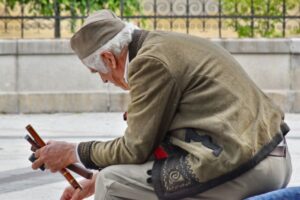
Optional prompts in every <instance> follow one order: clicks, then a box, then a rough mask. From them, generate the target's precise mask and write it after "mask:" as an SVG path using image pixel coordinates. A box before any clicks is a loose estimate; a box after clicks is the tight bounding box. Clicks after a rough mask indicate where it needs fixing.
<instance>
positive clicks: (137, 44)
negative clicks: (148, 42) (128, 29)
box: [128, 29, 149, 62]
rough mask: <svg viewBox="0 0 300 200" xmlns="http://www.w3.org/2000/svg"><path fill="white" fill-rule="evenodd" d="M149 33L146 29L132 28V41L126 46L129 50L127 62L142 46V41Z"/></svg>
mask: <svg viewBox="0 0 300 200" xmlns="http://www.w3.org/2000/svg"><path fill="white" fill-rule="evenodd" d="M148 34H149V31H146V30H139V29H137V30H134V32H133V34H132V41H131V42H130V44H129V46H128V50H129V62H131V60H132V59H133V58H134V57H135V56H136V54H137V52H138V51H139V49H140V48H141V47H142V45H143V42H144V40H145V38H146V37H147V35H148Z"/></svg>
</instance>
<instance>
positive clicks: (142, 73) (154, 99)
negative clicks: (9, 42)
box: [32, 10, 291, 200]
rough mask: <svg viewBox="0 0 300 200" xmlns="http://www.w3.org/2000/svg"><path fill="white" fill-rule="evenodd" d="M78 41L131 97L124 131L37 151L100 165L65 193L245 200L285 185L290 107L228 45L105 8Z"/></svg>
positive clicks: (52, 161) (62, 161)
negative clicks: (151, 27) (143, 25)
mask: <svg viewBox="0 0 300 200" xmlns="http://www.w3.org/2000/svg"><path fill="white" fill-rule="evenodd" d="M71 47H72V49H73V50H74V51H75V53H76V54H77V56H78V57H79V59H80V60H81V61H82V62H83V64H84V65H86V66H87V67H88V68H89V70H90V71H91V72H92V73H98V74H99V75H100V77H101V78H102V80H103V82H105V83H106V82H111V83H113V84H115V85H116V86H119V87H121V88H123V89H125V90H129V91H130V103H129V105H128V116H127V117H128V120H127V123H128V127H127V129H126V132H125V134H124V136H122V137H119V138H116V139H114V140H112V141H108V142H103V141H91V142H82V143H79V144H70V143H66V142H57V141H51V142H49V143H48V145H47V146H46V147H44V148H42V149H40V150H38V151H37V153H36V156H37V157H38V159H37V161H36V162H35V163H34V164H33V166H32V167H33V168H34V169H36V168H38V167H39V166H40V165H41V164H43V163H45V165H46V166H47V168H49V169H50V170H51V171H52V172H55V171H57V170H58V169H61V168H62V167H65V166H67V165H69V164H71V163H74V162H81V163H82V164H83V165H85V166H86V167H87V168H91V169H98V170H100V171H99V173H98V174H95V175H94V177H93V179H92V180H85V181H83V182H81V184H82V185H83V190H82V191H80V190H73V189H72V188H70V187H69V188H67V189H66V190H65V192H64V193H63V195H62V197H61V199H63V200H67V199H73V200H74V199H83V198H85V197H87V196H90V195H92V194H93V193H94V192H95V199H136V200H142V199H145V200H152V199H182V198H185V199H216V200H218V199H220V200H221V199H222V200H224V199H225V200H229V199H230V200H240V199H243V198H245V197H248V196H251V195H255V194H260V193H264V192H268V191H271V190H275V189H278V188H283V187H285V186H286V185H287V184H288V182H289V179H290V176H291V162H290V157H289V153H288V151H287V149H286V147H285V142H282V141H284V135H285V134H286V133H287V132H288V127H287V125H286V124H285V123H284V121H283V120H284V114H283V112H282V111H281V110H280V109H279V108H278V106H276V105H275V104H274V103H273V102H272V100H271V99H269V98H268V97H267V96H266V95H265V94H264V93H263V92H262V91H261V90H260V89H259V88H258V87H257V86H256V85H255V84H254V83H253V82H252V81H251V80H250V78H249V77H248V76H247V74H246V73H245V72H244V71H243V69H242V67H241V66H240V65H239V64H238V63H237V62H236V61H235V60H234V58H233V57H232V56H231V55H230V54H229V53H228V52H227V51H225V50H224V49H223V48H221V47H219V46H216V45H214V44H213V43H211V42H209V41H207V40H204V39H201V38H198V37H194V36H189V35H185V34H179V33H170V32H161V31H152V32H148V31H145V30H139V29H138V28H137V27H135V26H134V25H132V24H130V23H126V22H123V21H121V20H120V19H119V18H118V17H116V15H115V14H114V13H112V12H110V11H108V10H101V11H98V12H96V13H94V14H93V15H91V16H90V17H88V18H87V19H86V22H85V24H84V25H83V26H82V28H81V29H80V30H79V31H78V32H76V33H75V34H74V36H73V37H72V39H71ZM281 142H282V143H281ZM280 143H281V144H282V145H281V146H279V144H280Z"/></svg>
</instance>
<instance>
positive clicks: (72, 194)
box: [60, 174, 97, 200]
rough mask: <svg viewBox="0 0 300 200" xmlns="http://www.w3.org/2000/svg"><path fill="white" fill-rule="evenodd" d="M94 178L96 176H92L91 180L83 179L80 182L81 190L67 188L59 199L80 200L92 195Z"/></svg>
mask: <svg viewBox="0 0 300 200" xmlns="http://www.w3.org/2000/svg"><path fill="white" fill-rule="evenodd" d="M96 177H97V174H94V175H93V178H92V179H91V180H88V179H85V180H82V181H80V185H81V186H82V190H80V189H76V190H75V189H74V188H73V187H71V186H69V187H67V188H66V189H65V191H64V193H63V194H62V196H61V197H60V200H81V199H84V198H87V197H89V196H91V195H93V194H94V193H95V182H96Z"/></svg>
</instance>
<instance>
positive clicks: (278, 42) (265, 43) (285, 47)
mask: <svg viewBox="0 0 300 200" xmlns="http://www.w3.org/2000/svg"><path fill="white" fill-rule="evenodd" d="M223 45H224V48H225V49H227V50H228V51H229V52H231V53H290V52H291V47H290V45H291V40H290V39H251V38H247V39H224V41H223Z"/></svg>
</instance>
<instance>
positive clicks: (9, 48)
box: [0, 40, 17, 55]
mask: <svg viewBox="0 0 300 200" xmlns="http://www.w3.org/2000/svg"><path fill="white" fill-rule="evenodd" d="M10 54H17V40H0V55H10Z"/></svg>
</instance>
